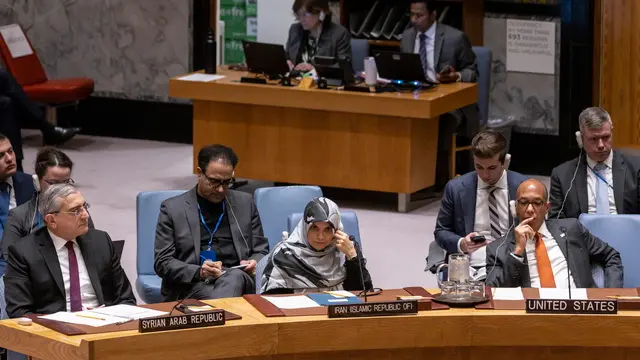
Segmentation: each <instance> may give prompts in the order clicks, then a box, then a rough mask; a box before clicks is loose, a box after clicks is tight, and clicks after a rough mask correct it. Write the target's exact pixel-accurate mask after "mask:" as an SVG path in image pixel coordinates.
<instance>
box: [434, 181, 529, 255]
mask: <svg viewBox="0 0 640 360" xmlns="http://www.w3.org/2000/svg"><path fill="white" fill-rule="evenodd" d="M526 179H527V178H526V177H525V176H524V175H522V174H519V173H517V172H514V171H509V170H507V185H508V186H509V200H512V199H515V198H516V191H517V190H518V186H520V184H521V183H522V182H523V181H525V180H526ZM477 190H478V175H477V173H476V172H475V171H472V172H470V173H466V174H464V175H462V176H460V177H457V178H455V179H453V180H451V181H449V182H448V183H447V185H446V186H445V187H444V194H443V196H442V200H441V202H440V211H439V212H438V219H437V222H436V230H435V231H434V233H433V235H434V236H435V239H436V242H437V243H438V245H440V247H441V248H443V249H445V250H446V251H447V252H448V253H450V254H454V253H457V252H458V240H460V238H461V237H465V236H467V234H469V233H471V232H473V226H474V225H475V222H476V194H477ZM512 221H513V219H512V218H511V211H509V224H511V222H512Z"/></svg>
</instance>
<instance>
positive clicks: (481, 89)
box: [449, 46, 493, 178]
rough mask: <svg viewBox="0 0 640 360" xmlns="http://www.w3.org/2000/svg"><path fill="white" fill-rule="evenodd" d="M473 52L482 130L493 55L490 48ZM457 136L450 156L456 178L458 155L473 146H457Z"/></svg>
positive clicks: (486, 111)
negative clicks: (476, 68) (476, 70)
mask: <svg viewBox="0 0 640 360" xmlns="http://www.w3.org/2000/svg"><path fill="white" fill-rule="evenodd" d="M473 52H474V53H475V54H476V64H477V66H478V76H477V84H478V109H479V112H480V124H479V125H480V126H479V127H478V128H479V129H482V128H483V127H484V126H485V125H486V124H487V119H488V118H489V99H490V95H491V60H492V57H493V55H492V53H491V50H490V49H489V48H486V47H482V46H474V47H473ZM456 138H457V135H456V134H453V139H452V145H451V153H450V155H449V176H450V177H451V178H454V177H455V176H456V154H457V153H458V152H460V151H468V150H471V146H470V145H468V146H457V143H456V141H457V140H456Z"/></svg>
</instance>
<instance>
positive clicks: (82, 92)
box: [0, 25, 95, 125]
mask: <svg viewBox="0 0 640 360" xmlns="http://www.w3.org/2000/svg"><path fill="white" fill-rule="evenodd" d="M16 26H18V28H20V26H19V25H16ZM20 30H21V31H22V28H20ZM23 33H24V31H23ZM25 38H26V39H27V42H28V43H29V46H30V47H31V50H32V54H30V55H26V56H21V57H18V58H15V59H14V58H13V56H12V55H11V52H10V51H9V47H8V46H7V43H6V42H5V39H4V37H3V36H2V35H1V34H0V55H1V56H2V60H3V61H4V64H5V66H6V68H7V70H8V71H9V72H10V73H11V74H12V75H13V76H14V77H15V78H16V80H17V81H18V83H19V84H20V85H21V86H22V88H23V89H24V91H25V92H26V93H27V95H29V98H30V99H31V100H33V101H35V102H38V103H42V104H45V105H46V109H47V121H49V122H50V123H52V124H54V125H56V124H57V116H56V110H57V108H58V107H61V106H69V105H73V106H75V105H77V104H78V102H79V101H80V100H83V99H86V98H87V97H89V95H91V94H92V93H93V89H94V85H95V84H94V81H93V79H89V78H72V79H56V80H49V79H48V78H47V74H46V73H45V72H44V68H43V67H42V63H41V62H40V59H39V58H38V55H37V54H36V52H35V50H34V49H33V46H32V45H31V41H30V40H29V38H27V36H26V34H25Z"/></svg>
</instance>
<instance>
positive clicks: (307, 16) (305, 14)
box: [294, 11, 318, 20]
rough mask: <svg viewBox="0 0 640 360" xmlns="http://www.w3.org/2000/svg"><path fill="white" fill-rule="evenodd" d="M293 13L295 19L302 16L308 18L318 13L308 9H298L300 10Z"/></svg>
mask: <svg viewBox="0 0 640 360" xmlns="http://www.w3.org/2000/svg"><path fill="white" fill-rule="evenodd" d="M294 15H295V17H296V19H298V20H300V19H302V18H310V17H312V16H317V15H318V14H316V13H312V12H309V11H300V12H297V13H295V14H294Z"/></svg>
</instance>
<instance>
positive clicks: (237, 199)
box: [155, 187, 269, 300]
mask: <svg viewBox="0 0 640 360" xmlns="http://www.w3.org/2000/svg"><path fill="white" fill-rule="evenodd" d="M226 201H227V205H228V208H232V210H233V213H232V212H231V211H228V216H229V225H230V227H231V237H232V239H233V244H234V247H235V249H236V252H237V253H238V258H240V259H241V260H255V261H256V262H259V261H260V259H262V258H263V257H264V256H265V255H267V254H268V253H269V243H268V242H267V238H265V237H264V235H263V233H262V224H261V223H260V217H259V216H258V210H257V209H256V206H255V204H254V203H253V197H252V196H251V195H249V194H247V193H243V192H240V191H234V190H229V191H228V192H227V198H226ZM233 214H235V217H236V218H237V220H236V219H234V217H233ZM242 234H244V237H245V239H246V243H245V240H243V238H242ZM155 270H156V273H157V274H158V276H160V277H161V278H162V293H163V294H164V295H165V296H166V297H167V300H174V299H178V298H180V297H181V296H186V295H187V293H188V292H189V291H190V290H191V288H192V287H193V285H194V284H195V283H196V282H197V281H199V280H198V277H197V276H196V275H197V274H199V271H200V218H199V217H198V198H197V193H196V188H195V187H194V188H193V189H191V190H189V191H187V192H186V193H184V194H182V195H178V196H176V197H173V198H170V199H167V200H165V201H164V202H163V203H162V205H161V206H160V215H159V216H158V226H157V228H156V244H155Z"/></svg>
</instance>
